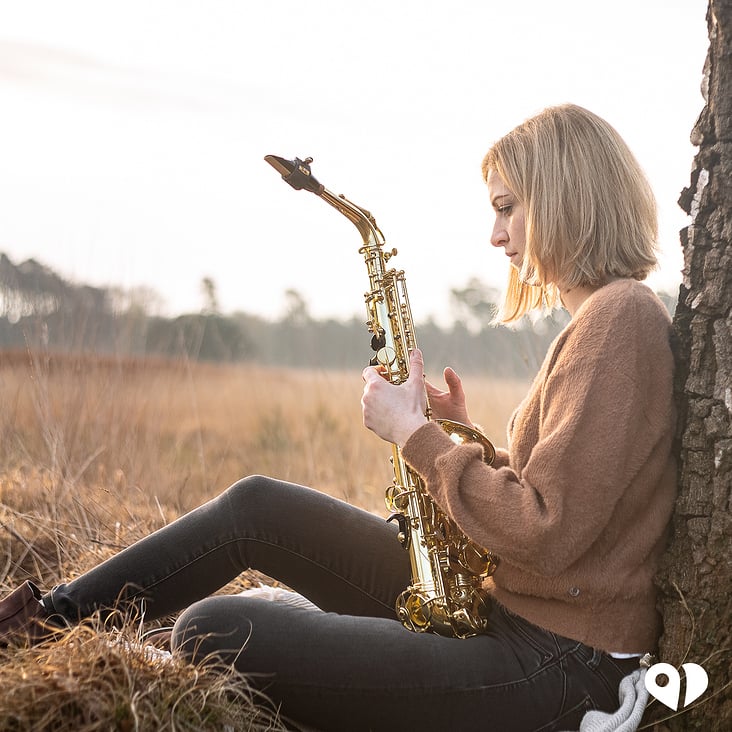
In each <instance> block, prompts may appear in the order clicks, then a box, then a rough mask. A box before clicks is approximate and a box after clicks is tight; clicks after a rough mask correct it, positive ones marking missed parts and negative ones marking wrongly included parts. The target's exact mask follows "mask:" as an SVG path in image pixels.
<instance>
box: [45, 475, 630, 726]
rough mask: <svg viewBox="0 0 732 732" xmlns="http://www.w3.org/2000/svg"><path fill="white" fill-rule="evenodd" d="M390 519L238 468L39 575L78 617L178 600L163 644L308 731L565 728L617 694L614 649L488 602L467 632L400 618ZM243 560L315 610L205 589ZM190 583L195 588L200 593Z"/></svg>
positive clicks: (160, 610) (398, 565)
mask: <svg viewBox="0 0 732 732" xmlns="http://www.w3.org/2000/svg"><path fill="white" fill-rule="evenodd" d="M396 531H397V529H396V527H395V526H394V525H393V524H387V523H386V522H385V521H384V520H383V519H382V518H379V517H377V516H374V515H372V514H370V513H368V512H366V511H362V510H360V509H358V508H355V507H353V506H350V505H349V504H347V503H344V502H343V501H339V500H336V499H334V498H331V497H329V496H326V495H325V494H322V493H320V492H318V491H314V490H311V489H309V488H304V487H302V486H297V485H293V484H291V483H285V482H282V481H278V480H274V479H271V478H265V477H262V476H252V477H249V478H245V479H243V480H241V481H239V482H238V483H236V484H234V485H233V486H232V487H231V488H229V489H228V490H226V491H224V492H223V493H222V494H221V495H220V496H218V497H217V498H215V499H214V500H212V501H210V502H208V503H206V504H204V505H203V506H201V507H200V508H197V509H195V510H194V511H192V512H191V513H189V514H187V515H185V516H183V517H181V518H180V519H178V520H177V521H175V522H173V523H172V524H169V525H168V526H166V527H164V528H163V529H160V530H159V531H157V532H155V533H154V534H151V535H150V536H149V537H147V538H145V539H143V540H141V541H139V542H137V543H136V544H133V545H132V546H130V547H129V548H127V549H125V550H124V551H122V552H120V553H119V554H118V555H116V556H115V557H112V558H111V559H109V560H107V561H106V562H104V563H103V564H100V565H99V566H98V567H96V568H94V569H92V570H91V571H89V572H87V573H86V574H84V575H82V576H81V577H79V578H77V579H75V580H73V581H72V582H69V583H68V584H62V585H58V586H57V587H55V588H54V589H53V590H52V592H51V593H50V595H49V596H48V599H49V600H50V601H51V602H52V604H53V608H54V609H55V611H56V612H58V613H60V614H61V615H63V616H65V617H66V618H67V619H69V620H72V621H73V620H78V619H81V618H83V617H86V616H88V615H90V614H91V613H93V612H94V611H95V610H97V609H99V608H113V607H116V606H118V605H119V603H120V601H121V602H122V604H123V605H124V604H129V603H135V604H137V605H138V606H140V607H144V612H145V617H146V618H147V619H150V620H152V619H155V618H159V617H162V616H165V615H168V614H170V613H173V612H177V611H179V610H182V609H184V608H186V609H185V610H184V612H183V613H182V614H181V615H180V616H179V618H178V620H177V622H176V625H175V629H174V633H173V646H174V647H175V648H177V649H178V650H179V651H180V652H182V653H184V654H186V655H188V656H189V657H190V658H191V660H201V659H203V658H207V657H208V658H216V659H219V660H221V661H223V662H224V663H233V664H234V665H235V666H236V667H237V668H238V669H240V670H241V671H244V672H247V673H249V674H251V675H252V676H251V678H252V680H253V682H254V683H256V684H258V685H259V686H260V687H261V688H263V689H264V690H265V691H266V693H267V694H268V696H270V698H272V700H273V701H274V702H275V703H276V704H278V705H280V706H281V710H282V713H283V715H284V716H286V717H290V718H292V719H295V720H298V721H300V722H304V723H308V724H310V725H313V726H315V727H317V728H318V729H319V730H400V731H403V730H410V729H419V730H424V731H427V730H460V731H461V732H468V731H469V730H482V731H484V730H501V732H510V731H511V730H516V731H517V732H529V731H530V730H568V729H577V727H578V725H579V720H580V719H581V718H582V715H583V714H584V712H585V711H586V710H587V709H590V708H598V709H605V710H612V709H615V708H617V706H618V684H619V682H620V679H621V678H622V677H623V676H624V675H625V674H627V673H630V672H631V670H632V669H633V665H636V666H637V662H635V664H634V663H633V662H623V661H616V660H614V659H612V658H611V657H610V656H608V655H606V654H604V653H601V652H599V651H596V650H593V649H592V648H589V647H588V646H585V645H583V644H582V643H578V642H577V641H574V640H571V639H569V638H564V637H561V636H557V635H556V634H554V633H550V632H548V631H546V630H543V629H541V628H539V627H537V626H535V625H532V624H531V623H529V622H527V621H526V620H524V619H522V618H520V617H518V616H516V615H514V614H513V613H511V612H509V611H507V610H506V609H505V608H503V607H501V606H499V605H497V604H495V603H494V605H493V607H492V611H491V616H490V629H489V631H488V632H487V633H486V634H485V635H481V636H478V637H475V638H469V639H464V640H460V639H452V638H443V637H441V636H437V635H432V634H417V633H412V632H410V631H408V630H406V629H405V628H403V627H402V626H401V624H400V623H399V622H398V621H397V620H396V617H395V612H394V602H395V599H396V597H397V595H398V594H399V593H400V592H401V591H402V590H403V589H404V588H405V587H406V586H407V584H408V583H409V580H410V576H409V575H410V569H409V558H408V555H407V552H406V551H405V550H404V549H402V547H401V546H400V544H399V542H398V541H397V539H396ZM247 568H254V569H257V570H259V571H261V572H263V573H264V574H266V575H269V576H270V577H273V578H276V579H277V580H279V581H281V582H283V583H284V584H286V585H288V586H289V587H291V588H292V589H294V590H296V591H298V592H300V593H301V594H303V595H305V596H306V597H308V598H309V599H310V600H311V601H312V602H313V603H315V604H316V605H317V606H318V607H320V608H322V610H323V612H319V611H313V610H309V609H304V608H299V607H293V606H291V605H287V604H280V603H276V602H270V601H267V600H262V599H254V598H247V597H242V596H238V595H235V596H216V597H209V595H210V594H211V593H212V592H214V591H215V590H217V589H219V588H221V587H223V586H224V585H225V584H227V583H228V582H229V581H230V580H231V579H233V578H234V577H236V576H237V575H238V574H239V573H241V572H242V571H243V570H245V569H247ZM202 598H205V599H202Z"/></svg>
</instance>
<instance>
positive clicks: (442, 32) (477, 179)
mask: <svg viewBox="0 0 732 732" xmlns="http://www.w3.org/2000/svg"><path fill="white" fill-rule="evenodd" d="M705 15H706V0H612V2H588V0H552V2H547V1H546V0H513V1H511V2H509V1H508V0H495V1H494V0H482V1H478V0H475V1H473V2H469V1H468V0H450V1H449V2H447V1H445V2H435V1H434V0H421V1H417V0H371V2H368V3H346V2H342V0H338V1H334V0H310V2H301V1H300V2H298V1H295V0H269V1H268V2H254V1H249V2H248V1H247V0H125V1H124V2H121V1H119V2H112V1H108V0H65V2H63V3H60V2H57V0H23V2H22V3H21V2H17V0H0V130H1V131H2V134H1V135H0V201H2V203H0V212H1V214H0V252H4V253H5V254H7V255H8V256H9V257H10V258H11V260H13V261H14V262H16V263H17V262H20V261H22V260H24V259H27V258H31V257H33V258H35V259H37V260H39V261H40V262H42V263H43V264H46V265H48V266H50V267H51V268H52V269H54V270H56V271H57V272H58V273H59V274H61V275H62V276H64V277H67V278H69V279H71V280H74V281H77V282H83V283H87V284H93V285H98V286H105V287H111V286H115V287H116V286H118V287H122V288H125V289H128V290H129V289H133V288H134V289H137V288H148V289H151V290H153V291H154V292H155V293H157V297H156V298H154V299H151V300H150V301H149V306H150V307H151V308H153V309H155V310H157V311H158V312H161V313H163V314H171V315H172V314H177V313H181V312H195V311H198V310H200V309H201V308H202V307H203V306H204V305H205V300H204V296H203V294H202V287H201V281H202V279H203V278H204V277H208V278H210V279H211V280H213V282H214V283H215V286H216V293H217V298H218V302H219V306H220V308H221V310H222V311H224V312H233V311H245V312H248V313H254V314H258V315H263V316H266V317H279V316H280V315H282V314H283V312H284V311H285V308H286V307H287V298H286V297H285V292H286V291H287V290H288V289H293V290H296V291H297V292H298V293H300V295H301V296H302V297H303V298H304V300H305V302H306V303H307V305H308V308H309V311H310V313H311V314H312V315H313V316H314V317H318V318H322V317H336V318H347V317H350V316H352V315H361V314H363V312H364V301H363V294H364V291H365V289H366V286H367V278H366V267H365V264H364V262H363V258H362V256H361V255H360V254H359V253H358V248H359V246H360V244H361V238H360V235H359V234H358V232H357V230H356V228H355V227H354V226H353V225H352V224H351V223H350V222H349V221H348V220H347V219H345V218H344V217H343V216H341V215H340V214H339V213H338V212H337V211H336V210H335V209H333V208H331V207H329V206H328V205H327V204H326V203H325V202H323V201H322V200H319V199H318V198H317V197H315V196H313V195H312V194H308V193H306V192H304V191H299V192H296V191H294V190H293V189H291V188H290V187H289V186H288V185H286V184H285V183H284V182H283V181H282V180H281V179H280V177H279V175H278V174H277V173H276V172H275V171H274V170H273V169H272V168H271V167H270V166H269V165H267V164H266V163H265V162H264V160H263V158H264V156H265V155H267V154H275V155H279V156H281V157H285V158H289V159H291V158H294V157H300V158H305V157H307V156H310V157H313V158H314V161H315V162H314V163H313V166H312V167H313V173H314V175H315V176H316V177H317V178H318V179H319V180H320V182H321V183H323V184H324V185H325V186H326V187H327V188H328V189H330V190H331V191H333V192H334V193H337V194H341V193H342V194H345V195H346V196H347V197H348V198H349V199H351V200H352V201H354V202H356V203H357V204H359V205H361V206H363V207H365V208H367V209H368V210H370V211H371V212H372V213H373V215H374V216H375V217H376V221H377V223H378V224H379V226H380V228H381V230H382V231H383V232H384V235H385V236H386V240H387V244H388V246H389V247H390V248H391V247H396V248H397V249H398V251H399V255H398V257H396V258H395V259H394V260H392V264H393V265H394V266H397V267H398V268H400V269H404V270H405V272H406V277H407V283H408V287H409V296H410V300H411V305H412V310H413V314H414V317H415V320H417V321H418V320H420V319H425V318H427V317H433V318H435V319H436V320H437V321H438V322H440V321H449V319H450V314H451V311H450V304H449V303H450V298H449V293H450V290H451V289H452V288H460V287H464V286H465V285H466V284H467V283H468V281H469V280H470V279H471V278H479V279H481V280H482V281H483V282H485V283H486V284H487V285H489V286H491V287H496V288H501V287H502V285H503V283H504V281H505V279H506V271H507V267H508V263H507V260H506V259H505V257H504V256H503V255H502V252H499V251H496V250H494V249H493V247H491V246H490V243H489V236H490V231H491V227H492V215H491V212H490V207H489V202H488V197H487V192H486V189H485V185H484V183H483V181H482V178H481V174H480V162H481V160H482V158H483V155H484V154H485V152H486V151H487V149H488V148H489V146H490V145H491V143H492V142H493V141H495V140H496V139H498V138H499V137H501V136H502V135H503V134H505V133H506V132H508V131H509V130H510V129H511V128H512V127H514V126H515V125H516V124H519V123H520V122H521V121H523V120H524V119H525V118H527V117H529V116H531V115H533V114H535V113H537V112H538V111H540V110H541V109H542V108H544V107H546V106H549V105H552V104H560V103H564V102H573V103H576V104H580V105H582V106H585V107H587V108H589V109H591V110H592V111H594V112H596V113H598V114H599V115H601V116H602V117H604V118H605V119H607V120H608V121H609V122H610V123H611V124H612V125H613V126H615V127H616V129H618V131H619V132H620V133H621V135H623V137H624V138H625V139H626V141H627V142H628V144H629V145H630V147H631V149H632V150H633V152H634V153H635V154H636V156H637V157H638V159H639V160H640V162H641V165H642V166H643V168H644V169H645V171H646V173H647V175H648V177H649V179H650V181H651V184H652V186H653V188H654V190H655V193H656V195H657V197H658V201H659V214H660V234H661V237H660V238H661V243H662V257H661V268H660V270H659V271H658V272H657V273H655V274H654V275H653V276H652V278H651V279H650V280H649V283H650V284H651V285H652V286H653V287H654V288H656V289H659V290H666V291H669V292H676V290H677V288H678V284H679V282H680V279H681V277H680V268H681V264H682V258H681V249H680V244H679V236H678V232H679V229H681V228H682V227H683V226H685V225H686V224H687V223H688V221H687V217H686V215H685V214H684V213H683V212H682V211H681V209H680V208H679V207H678V205H677V200H678V197H679V194H680V192H681V190H682V189H683V188H684V187H685V186H686V185H687V184H688V181H689V174H690V171H691V166H692V159H693V156H694V152H695V149H694V148H693V147H692V145H691V143H690V142H689V133H690V131H691V128H692V127H693V125H694V122H695V121H696V118H697V117H698V115H699V113H700V112H701V109H702V106H703V99H702V97H701V92H700V85H701V78H702V68H703V64H704V58H705V56H706V51H707V47H708V39H707V28H706V20H705Z"/></svg>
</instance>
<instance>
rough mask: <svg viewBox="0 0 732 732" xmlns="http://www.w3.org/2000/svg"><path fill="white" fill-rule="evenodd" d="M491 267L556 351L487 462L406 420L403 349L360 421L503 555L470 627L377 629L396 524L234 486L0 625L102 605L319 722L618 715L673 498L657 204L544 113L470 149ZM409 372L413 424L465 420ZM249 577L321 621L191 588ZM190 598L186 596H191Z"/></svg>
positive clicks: (393, 573) (437, 722)
mask: <svg viewBox="0 0 732 732" xmlns="http://www.w3.org/2000/svg"><path fill="white" fill-rule="evenodd" d="M483 173H484V177H485V179H486V183H487V185H488V192H489V197H490V202H491V205H492V207H493V209H494V211H495V215H496V220H495V226H494V228H493V233H492V236H491V243H492V244H493V246H495V247H502V248H503V249H504V251H505V253H506V255H507V256H508V257H509V259H510V261H511V267H510V279H509V286H508V289H507V295H506V299H505V303H504V313H503V319H504V320H505V321H514V320H517V319H519V318H520V317H522V316H523V315H524V314H526V313H527V312H529V311H530V310H532V309H534V308H537V307H541V306H543V305H549V306H551V305H553V304H554V303H555V302H557V301H561V303H562V305H563V306H564V307H565V308H566V309H567V310H568V312H569V314H570V315H571V318H572V319H571V321H570V323H569V324H568V325H567V327H566V328H565V329H564V330H563V331H562V333H561V334H560V335H559V336H558V337H557V339H556V340H555V342H554V343H553V344H552V346H551V348H550V350H549V353H548V354H547V356H546V359H545V361H544V364H543V366H542V368H541V370H540V372H539V374H538V375H537V377H536V379H535V381H534V383H533V385H532V387H531V389H530V391H529V393H528V395H527V396H526V398H525V399H524V401H523V402H522V403H521V405H520V406H519V407H518V409H517V410H516V412H515V413H514V415H513V417H512V419H511V422H510V424H509V427H508V449H507V450H499V451H498V455H497V458H496V461H495V462H494V463H493V465H491V466H490V467H489V466H487V465H486V464H485V463H484V462H483V460H482V448H481V447H480V446H479V445H476V444H470V445H455V444H454V443H453V442H452V441H451V440H450V439H449V437H448V436H447V435H446V434H445V433H444V432H443V431H442V430H441V429H440V427H439V426H437V425H436V424H435V423H434V422H428V421H427V419H426V418H425V416H424V412H425V388H424V377H423V365H422V355H421V353H419V352H418V351H416V352H414V353H413V354H412V357H411V371H410V377H409V379H408V381H406V382H405V383H404V384H402V385H400V386H394V385H392V384H390V383H388V382H387V381H386V380H384V379H383V378H382V377H381V374H380V373H379V371H378V370H377V369H376V368H374V367H370V368H367V369H366V370H365V371H364V374H363V378H364V382H365V388H364V394H363V400H362V403H363V415H364V423H365V425H366V426H367V427H368V428H370V429H371V430H373V431H374V432H376V434H378V435H379V436H380V437H382V438H383V439H385V440H388V441H391V442H394V443H396V444H399V445H400V446H401V447H402V451H403V455H404V457H405V459H406V460H407V461H408V462H409V463H410V464H411V465H412V467H413V468H414V469H415V470H416V471H417V472H418V473H419V474H420V475H421V476H422V477H423V478H424V480H425V483H426V487H427V490H428V491H429V493H430V494H431V495H432V497H433V498H434V500H435V501H436V502H437V503H438V504H439V506H440V507H441V508H442V509H443V510H445V511H446V512H447V513H448V514H449V515H450V516H451V517H452V518H453V519H454V520H455V522H456V523H457V524H458V526H459V527H460V528H461V529H462V530H463V531H464V533H465V534H466V535H467V536H469V537H470V538H471V539H473V540H474V541H475V542H476V543H478V544H480V545H482V546H486V547H489V548H490V549H491V551H493V552H495V553H496V554H497V555H498V556H499V557H500V564H499V566H498V569H497V570H496V571H495V574H494V575H493V577H492V578H491V580H490V583H489V584H488V585H487V587H486V590H487V597H488V599H487V602H488V604H489V607H490V617H489V628H488V631H487V632H486V633H485V634H481V635H479V636H475V637H472V638H468V639H453V638H445V637H441V636H438V635H434V634H416V633H412V632H410V631H408V630H406V629H405V628H404V627H402V625H401V624H400V623H399V622H398V621H397V620H396V618H395V612H394V603H395V599H396V597H397V596H398V595H399V594H400V593H401V592H402V591H403V590H404V588H405V587H406V586H407V584H408V583H409V581H410V567H409V560H408V554H407V552H405V551H404V550H403V549H402V548H401V546H400V545H399V543H398V541H397V540H396V537H395V533H396V531H397V529H396V527H394V526H393V525H392V524H387V523H385V522H384V521H383V520H381V519H379V518H377V517H374V516H373V515H371V514H369V513H367V512H365V511H361V510H359V509H357V508H354V507H352V506H349V505H347V504H345V503H343V502H341V501H338V500H335V499H333V498H330V497H328V496H326V495H323V494H321V493H319V492H317V491H313V490H310V489H307V488H303V487H300V486H295V485H291V484H287V483H283V482H280V481H276V480H273V479H270V478H265V477H261V476H253V477H249V478H246V479H244V480H242V481H240V482H239V483H237V484H235V485H234V486H232V487H231V488H229V489H228V490H227V491H225V492H224V493H222V494H221V495H220V496H219V497H218V498H216V499H214V500H213V501H211V502H209V503H207V504H205V505H204V506H202V507H200V508H198V509H196V510H195V511H193V512H191V513H190V514H188V515H186V516H183V517H182V518H180V519H179V520H177V521H176V522H174V523H172V524H170V525H168V526H166V527H165V528H163V529H161V530H160V531H158V532H156V533H154V534H152V535H151V536H149V537H147V538H145V539H143V540H142V541H140V542H138V543H137V544H135V545H133V546H131V547H129V548H128V549H126V550H124V551H123V552H121V553H120V554H118V555H117V556H115V557H113V558H111V559H110V560H108V561H106V562H104V563H103V564H101V565H100V566H98V567H96V568H95V569H93V570H91V571H90V572H88V573H86V574H85V575H83V576H81V577H79V578H77V579H75V580H73V581H72V582H69V583H66V584H61V585H58V586H56V587H55V588H54V589H53V590H52V591H51V592H49V593H48V594H46V595H45V596H43V597H42V598H41V597H40V593H38V592H37V590H34V588H33V587H32V586H30V585H26V586H25V587H23V588H20V589H19V590H16V592H15V593H13V595H11V596H10V597H9V598H7V599H6V600H5V601H4V602H3V603H1V604H0V617H5V618H6V619H5V620H4V621H3V627H2V629H3V631H4V632H5V634H6V636H7V635H8V634H10V633H12V632H13V630H15V632H16V633H17V632H18V631H19V630H26V631H28V632H29V633H30V635H31V637H32V638H35V637H37V636H38V635H40V633H39V632H38V628H39V623H40V622H41V621H42V620H44V619H47V618H49V617H58V616H60V617H61V618H62V619H64V620H65V621H67V622H74V621H77V620H79V619H82V618H84V617H87V616H88V615H90V614H91V613H93V612H94V611H95V610H96V609H98V608H100V607H102V608H103V607H111V606H114V605H115V604H116V603H117V602H118V601H119V600H122V601H123V602H127V603H131V602H137V603H138V604H141V605H142V606H143V607H144V611H145V613H146V617H147V618H148V619H154V618H157V617H161V616H164V615H167V614H169V613H172V612H175V611H178V610H180V609H182V608H187V609H185V610H184V612H183V613H182V614H181V615H180V616H179V618H178V620H177V622H176V625H175V628H174V631H173V636H172V645H173V648H174V649H175V650H176V651H177V652H180V653H183V654H185V655H186V656H187V657H189V658H190V659H191V660H194V661H198V660H201V659H205V658H210V659H216V660H217V661H219V662H220V661H224V662H225V663H232V664H234V665H235V666H236V667H237V668H239V669H240V670H242V671H244V672H247V673H251V674H252V678H253V679H254V680H256V681H257V683H259V684H261V686H262V688H263V689H265V690H266V692H267V693H268V694H269V695H270V696H271V698H272V699H273V700H274V702H275V703H277V704H280V705H281V709H282V712H283V714H284V715H285V716H287V717H291V718H293V719H295V720H298V721H300V722H304V723H309V724H311V725H314V726H315V727H317V728H318V729H321V730H344V729H349V730H360V729H364V730H368V729H370V730H387V729H404V728H407V729H423V730H431V729H435V730H438V729H439V730H445V729H459V730H472V729H476V730H477V729H481V730H483V729H500V730H504V731H505V730H518V731H520V732H525V731H527V730H563V729H571V728H576V727H577V726H578V724H579V720H580V719H581V718H582V716H583V714H584V713H585V711H586V710H587V709H591V708H599V709H604V710H612V709H615V708H616V707H617V706H618V684H619V682H620V679H621V678H622V677H623V676H624V675H626V674H628V673H631V672H632V670H633V669H634V668H636V667H637V665H638V657H639V656H640V655H641V654H643V653H645V652H647V651H652V650H653V649H654V647H655V645H656V642H657V639H658V634H659V620H658V617H657V613H656V610H655V595H654V587H653V582H652V578H653V575H654V572H655V570H656V567H657V563H658V560H659V557H660V555H661V553H662V551H663V549H664V546H665V541H666V532H667V525H668V522H669V518H670V515H671V510H672V505H673V501H674V495H675V465H674V460H673V457H672V454H671V444H672V435H673V431H674V410H673V403H672V384H671V382H672V372H673V362H672V355H671V350H670V346H669V336H670V318H669V316H668V313H667V312H666V311H665V309H664V307H663V305H662V304H661V303H660V301H659V300H658V299H657V298H656V297H655V296H654V295H653V293H652V292H651V291H650V290H649V289H648V288H647V287H646V286H645V285H643V284H641V283H639V282H638V280H642V279H644V278H645V277H646V275H647V274H648V272H649V271H650V270H651V269H652V268H653V266H654V264H655V241H656V211H655V202H654V198H653V195H652V193H651V191H650V188H649V186H648V184H647V182H646V180H645V177H644V176H643V174H642V172H641V170H640V168H639V166H638V164H637V162H636V161H635V159H634V158H633V156H632V154H631V153H630V151H629V150H628V148H627V146H626V145H625V143H624V142H623V141H622V140H621V138H620V137H619V136H618V134H617V133H616V132H615V130H614V129H613V128H612V127H610V126H609V125H608V124H607V123H606V122H604V121H603V120H602V119H600V118H598V117H597V116H595V115H593V114H592V113H590V112H588V111H586V110H584V109H582V108H579V107H576V106H572V105H564V106H561V107H555V108H549V109H547V110H545V111H543V112H542V113H541V114H539V115H537V116H536V117H533V118H532V119H529V120H528V121H526V122H525V123H523V124H522V125H520V126H519V127H517V128H516V129H514V130H513V131H512V132H510V133H509V134H508V135H506V136H505V137H504V138H502V139H501V140H499V141H498V142H497V143H495V145H494V146H493V147H492V148H491V150H490V151H489V152H488V155H487V156H486V158H485V160H484V162H483ZM444 377H445V382H446V386H447V388H446V390H442V389H440V388H438V387H437V386H434V385H432V384H427V388H426V391H427V393H428V395H429V398H430V402H431V406H432V410H433V415H434V416H435V417H444V418H450V419H454V420H458V421H462V422H465V423H468V424H470V418H469V416H468V411H467V407H466V401H465V396H464V394H463V390H462V386H461V383H460V379H459V378H458V376H457V374H455V372H454V371H452V370H451V369H446V370H445V374H444ZM248 567H253V568H256V569H258V570H260V571H262V572H264V573H265V574H267V575H269V576H271V577H274V578H276V579H278V580H280V581H281V582H283V583H285V584H287V585H288V586H290V587H292V588H293V589H295V590H297V591H298V592H300V593H302V594H303V595H305V596H306V597H308V598H309V599H310V600H312V602H313V603H315V604H316V605H317V606H318V607H319V608H322V610H323V611H324V612H320V611H318V610H312V609H307V608H302V607H296V606H292V605H289V604H281V603H273V602H268V601H266V600H262V599H257V598H252V597H246V596H216V597H209V595H210V594H211V593H212V592H214V591H215V590H216V589H218V588H220V587H222V586H223V585H225V584H226V583H227V582H228V581H230V580H231V579H232V578H233V577H235V576H236V575H237V574H239V573H240V572H241V571H243V570H244V569H246V568H248ZM200 598H206V599H200Z"/></svg>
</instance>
